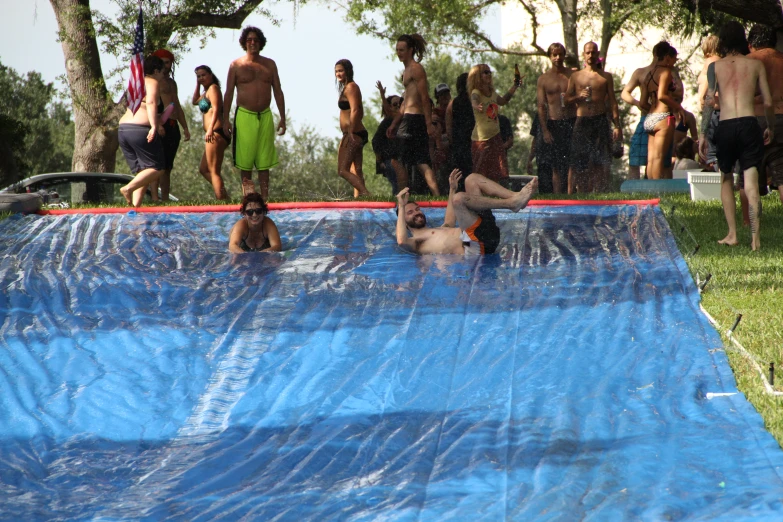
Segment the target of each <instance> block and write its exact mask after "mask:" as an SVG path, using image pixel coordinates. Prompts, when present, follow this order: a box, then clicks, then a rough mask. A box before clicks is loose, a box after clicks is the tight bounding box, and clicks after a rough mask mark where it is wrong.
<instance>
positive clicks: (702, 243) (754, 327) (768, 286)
mask: <svg viewBox="0 0 783 522" xmlns="http://www.w3.org/2000/svg"><path fill="white" fill-rule="evenodd" d="M762 201H763V215H762V218H761V251H760V252H752V251H751V250H750V230H749V228H748V227H742V226H740V228H739V230H738V239H739V242H740V245H739V246H736V247H727V246H723V245H719V244H718V243H717V241H718V240H719V239H722V238H723V237H724V236H725V235H726V231H727V228H726V223H725V218H724V216H723V208H722V207H721V204H720V202H719V201H711V202H692V201H690V199H689V198H688V196H687V195H667V196H665V197H663V198H661V208H662V209H663V210H664V212H665V214H666V217H667V219H668V221H669V224H670V227H671V229H672V232H673V233H674V235H675V237H676V238H677V243H678V246H679V247H680V251H681V252H682V253H683V255H684V256H685V259H686V261H687V263H688V266H689V268H690V270H691V273H692V275H693V276H694V279H695V278H696V276H697V274H698V276H699V277H700V279H702V280H703V279H704V278H705V277H706V275H707V274H712V279H711V280H710V282H709V283H708V284H707V286H706V288H705V291H704V293H703V294H702V304H703V306H704V308H705V309H706V310H707V311H708V312H709V313H710V315H712V316H713V317H714V318H715V319H716V320H717V321H718V322H719V323H720V326H721V336H722V337H723V342H724V346H725V347H726V351H727V353H728V357H729V362H730V363H731V367H732V369H733V370H734V375H735V377H736V379H737V382H738V385H739V389H740V391H742V392H743V393H744V394H745V395H746V396H747V397H748V399H749V400H750V401H751V403H753V405H754V406H755V407H756V409H757V410H758V411H759V412H760V413H761V415H762V417H763V418H764V422H765V425H766V427H767V429H768V430H769V431H770V432H771V433H772V434H773V436H774V437H775V438H776V439H777V441H778V443H779V444H781V445H783V409H781V406H783V398H776V397H773V396H770V395H767V394H766V393H765V391H764V386H763V384H762V381H761V378H760V377H759V375H758V373H757V372H756V370H755V369H754V368H753V366H752V365H751V363H750V362H749V361H748V360H747V358H746V357H745V356H743V355H742V354H740V353H739V352H738V351H736V349H734V347H733V345H732V343H731V341H730V340H729V339H728V338H727V337H726V336H725V332H726V330H728V328H730V327H731V326H732V325H733V323H734V321H735V320H736V317H737V315H738V314H742V320H741V322H740V324H739V326H738V327H737V329H736V330H735V332H734V336H735V338H737V340H739V342H740V343H741V344H742V345H743V346H744V347H745V348H746V349H747V350H748V351H749V352H750V354H751V356H752V357H754V358H755V359H756V360H757V362H758V363H759V365H760V366H761V367H762V369H764V371H765V374H766V373H767V371H766V369H767V368H768V366H769V363H770V362H774V363H775V367H776V372H775V381H776V383H777V382H779V381H780V382H783V381H781V380H783V371H781V370H780V366H781V365H783V206H781V203H780V200H779V198H778V195H777V193H773V194H770V195H769V196H766V197H764V198H763V199H762ZM672 205H674V217H672V214H671V207H672ZM737 207H738V209H739V202H738V204H737ZM737 220H738V221H737V222H738V224H739V225H741V223H742V218H741V216H740V215H739V210H738V215H737ZM682 225H684V226H685V227H686V228H687V230H685V231H682ZM688 232H690V234H689V233H688ZM691 234H692V236H693V238H691ZM694 239H695V241H696V242H697V243H698V245H699V250H698V253H696V254H695V255H691V252H693V250H694V247H695V245H694ZM776 388H777V390H779V391H780V390H783V387H781V386H776Z"/></svg>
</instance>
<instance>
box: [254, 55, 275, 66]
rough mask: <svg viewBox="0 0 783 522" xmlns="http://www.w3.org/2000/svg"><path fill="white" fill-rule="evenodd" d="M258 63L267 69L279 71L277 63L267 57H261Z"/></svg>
mask: <svg viewBox="0 0 783 522" xmlns="http://www.w3.org/2000/svg"><path fill="white" fill-rule="evenodd" d="M257 61H258V63H260V64H261V65H264V66H266V67H270V68H273V69H277V64H276V63H275V61H274V60H273V59H271V58H267V57H266V56H261V55H259V56H258V59H257Z"/></svg>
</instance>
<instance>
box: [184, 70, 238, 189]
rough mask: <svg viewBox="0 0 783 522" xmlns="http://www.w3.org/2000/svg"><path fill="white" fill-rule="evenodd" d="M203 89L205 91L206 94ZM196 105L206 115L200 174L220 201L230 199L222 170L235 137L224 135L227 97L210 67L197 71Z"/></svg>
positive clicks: (194, 100)
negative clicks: (224, 110)
mask: <svg viewBox="0 0 783 522" xmlns="http://www.w3.org/2000/svg"><path fill="white" fill-rule="evenodd" d="M201 87H203V88H204V92H203V94H202V92H201ZM192 103H193V105H197V106H198V109H199V110H200V111H201V114H203V118H204V132H205V133H206V134H205V136H204V142H205V144H204V155H203V156H201V164H200V165H199V167H198V170H199V172H200V173H201V175H202V176H204V179H206V180H207V181H208V182H209V183H210V184H211V185H212V189H213V190H214V191H215V197H216V198H217V199H228V193H227V192H226V188H225V186H224V185H223V177H222V176H221V175H220V169H221V167H222V166H223V154H224V153H225V152H226V147H228V145H229V144H230V143H231V137H230V136H226V135H225V133H224V132H223V95H222V94H221V93H220V80H218V79H217V77H216V76H215V74H214V73H213V72H212V69H210V68H209V67H207V66H206V65H199V66H198V67H196V91H195V92H194V93H193V100H192Z"/></svg>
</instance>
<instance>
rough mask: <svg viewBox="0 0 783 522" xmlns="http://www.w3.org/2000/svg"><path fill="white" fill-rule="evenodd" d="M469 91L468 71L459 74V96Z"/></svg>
mask: <svg viewBox="0 0 783 522" xmlns="http://www.w3.org/2000/svg"><path fill="white" fill-rule="evenodd" d="M467 92H468V73H466V72H464V73H462V74H460V75H459V76H457V96H459V95H460V94H463V93H467Z"/></svg>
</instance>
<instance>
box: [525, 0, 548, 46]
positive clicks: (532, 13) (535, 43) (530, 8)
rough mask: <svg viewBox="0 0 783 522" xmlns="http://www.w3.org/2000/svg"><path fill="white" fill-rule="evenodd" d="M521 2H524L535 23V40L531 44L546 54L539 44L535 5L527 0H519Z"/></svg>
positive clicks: (531, 19)
mask: <svg viewBox="0 0 783 522" xmlns="http://www.w3.org/2000/svg"><path fill="white" fill-rule="evenodd" d="M519 3H520V4H522V7H524V8H525V11H527V13H528V14H529V15H530V21H531V22H532V24H533V41H532V42H530V45H531V46H532V47H533V49H536V50H537V51H538V52H539V53H541V54H544V55H546V51H545V50H544V49H543V48H542V47H541V46H540V45H538V27H539V24H538V18H537V17H536V10H535V9H533V6H531V5H530V4H528V3H527V2H525V0H519Z"/></svg>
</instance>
